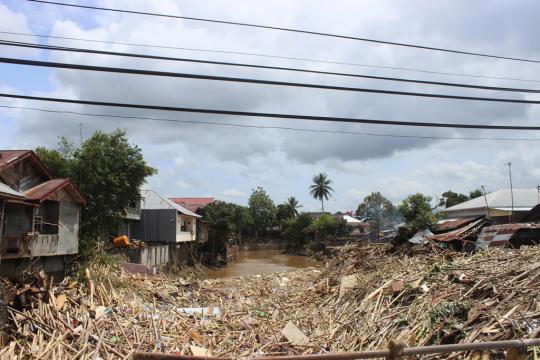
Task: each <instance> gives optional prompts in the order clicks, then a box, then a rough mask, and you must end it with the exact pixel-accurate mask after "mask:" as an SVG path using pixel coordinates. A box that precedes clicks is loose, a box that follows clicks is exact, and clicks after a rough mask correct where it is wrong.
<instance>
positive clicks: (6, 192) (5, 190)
mask: <svg viewBox="0 0 540 360" xmlns="http://www.w3.org/2000/svg"><path fill="white" fill-rule="evenodd" d="M2 195H3V196H6V197H9V198H21V199H22V198H24V194H23V193H20V192H18V191H16V190H13V189H12V188H10V187H9V186H8V185H6V184H4V183H3V182H0V196H2Z"/></svg>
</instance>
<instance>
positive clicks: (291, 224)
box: [281, 214, 313, 252]
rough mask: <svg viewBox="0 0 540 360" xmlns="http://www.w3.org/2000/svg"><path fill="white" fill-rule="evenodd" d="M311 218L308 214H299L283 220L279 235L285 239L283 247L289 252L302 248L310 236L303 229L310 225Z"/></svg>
mask: <svg viewBox="0 0 540 360" xmlns="http://www.w3.org/2000/svg"><path fill="white" fill-rule="evenodd" d="M312 222H313V218H312V217H311V215H309V214H300V215H299V216H298V217H296V218H294V219H292V218H290V219H287V220H285V221H284V222H283V226H282V228H281V236H282V238H283V239H284V241H285V249H286V250H287V251H290V252H294V251H299V250H302V249H303V248H304V247H305V246H306V244H307V243H308V241H309V240H310V239H311V238H312V237H311V236H310V235H309V234H308V233H306V232H305V231H304V229H306V228H307V227H309V226H310V225H311V223H312Z"/></svg>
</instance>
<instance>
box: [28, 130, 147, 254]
mask: <svg viewBox="0 0 540 360" xmlns="http://www.w3.org/2000/svg"><path fill="white" fill-rule="evenodd" d="M36 153H37V155H38V156H39V157H40V159H41V160H42V161H43V162H44V163H45V165H46V166H47V167H48V168H49V169H50V170H51V171H52V173H53V175H54V176H57V177H69V178H70V179H71V180H72V182H73V183H74V184H75V186H76V187H77V188H78V189H79V191H80V192H81V193H82V195H83V196H84V197H85V199H86V205H85V207H84V208H83V209H82V212H81V227H80V232H81V239H82V241H81V244H80V246H81V253H83V254H84V253H85V252H84V251H85V250H89V249H90V248H91V247H92V246H93V244H94V243H95V241H97V240H98V239H100V238H101V239H103V238H105V237H106V236H107V235H108V234H109V233H111V232H113V231H114V230H115V229H116V227H117V226H118V222H119V219H120V217H121V216H122V215H123V212H124V209H125V208H126V207H127V206H128V204H129V202H131V201H134V200H136V199H137V197H138V196H139V188H140V187H141V186H142V185H143V184H144V183H145V181H146V179H147V178H148V177H149V176H151V175H154V174H156V173H157V170H156V169H154V168H152V167H150V166H148V165H147V163H146V161H145V160H144V158H143V155H142V151H141V149H140V148H139V147H138V146H137V145H133V144H130V143H129V141H128V139H127V136H126V132H125V130H120V129H118V130H116V131H114V132H112V133H110V134H107V133H103V132H100V131H97V132H96V133H94V135H92V137H90V138H88V139H87V140H85V141H84V142H83V143H82V145H81V147H80V148H75V147H74V146H73V143H72V142H71V141H70V140H68V139H67V138H60V141H59V143H58V148H56V149H45V148H38V149H36Z"/></svg>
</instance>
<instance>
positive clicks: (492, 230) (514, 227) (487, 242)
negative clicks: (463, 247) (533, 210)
mask: <svg viewBox="0 0 540 360" xmlns="http://www.w3.org/2000/svg"><path fill="white" fill-rule="evenodd" d="M521 230H538V231H540V224H501V225H492V226H486V227H485V228H483V229H482V232H481V233H480V235H478V240H477V243H479V247H480V248H485V247H487V246H505V245H506V244H507V243H508V242H509V241H510V239H512V237H513V236H514V235H516V234H517V233H518V232H519V231H521ZM539 235H540V234H539ZM538 240H540V239H538Z"/></svg>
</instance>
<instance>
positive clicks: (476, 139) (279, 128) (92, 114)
mask: <svg viewBox="0 0 540 360" xmlns="http://www.w3.org/2000/svg"><path fill="white" fill-rule="evenodd" d="M0 108H7V109H20V110H31V111H40V112H47V113H55V114H67V115H81V116H91V117H105V118H120V119H134V120H149V121H159V122H174V123H181V124H201V125H218V126H230V127H240V128H254V129H272V130H290V131H298V132H309V133H325V134H339V135H342V134H345V135H362V136H375V137H391V138H414V139H434V140H473V141H478V140H494V141H540V138H499V137H496V138H494V137H446V136H431V135H397V134H377V133H368V132H360V131H348V130H329V129H304V128H294V127H287V126H263V125H248V124H238V123H224V122H219V121H195V120H180V119H170V118H156V117H147V116H129V115H114V114H97V113H87V112H79V111H68V110H51V109H43V108H34V107H26V106H11V105H0Z"/></svg>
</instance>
